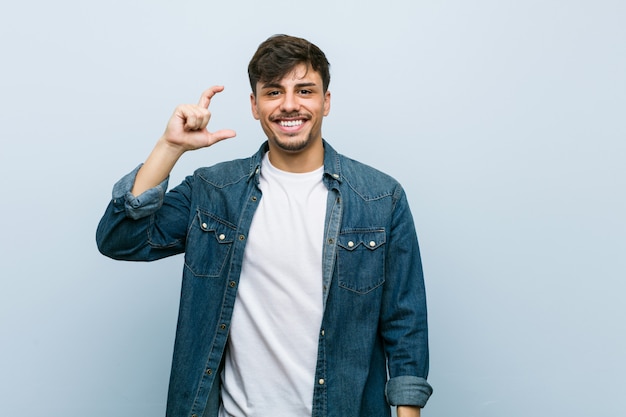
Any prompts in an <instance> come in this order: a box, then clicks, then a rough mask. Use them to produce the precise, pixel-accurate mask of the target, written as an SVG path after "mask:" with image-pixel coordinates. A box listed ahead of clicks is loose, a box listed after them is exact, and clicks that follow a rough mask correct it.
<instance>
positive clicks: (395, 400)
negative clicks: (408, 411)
mask: <svg viewBox="0 0 626 417" xmlns="http://www.w3.org/2000/svg"><path fill="white" fill-rule="evenodd" d="M432 393H433V389H432V387H431V386H430V384H429V383H428V382H426V380H425V379H424V378H420V377H417V376H398V377H395V378H391V379H390V380H389V381H387V387H386V390H385V395H386V396H387V401H388V402H389V404H391V405H394V406H396V405H416V406H418V407H424V406H425V405H426V402H427V401H428V399H429V398H430V396H431V394H432Z"/></svg>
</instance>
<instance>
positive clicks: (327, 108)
mask: <svg viewBox="0 0 626 417" xmlns="http://www.w3.org/2000/svg"><path fill="white" fill-rule="evenodd" d="M328 113H330V91H328V90H326V93H324V116H328Z"/></svg>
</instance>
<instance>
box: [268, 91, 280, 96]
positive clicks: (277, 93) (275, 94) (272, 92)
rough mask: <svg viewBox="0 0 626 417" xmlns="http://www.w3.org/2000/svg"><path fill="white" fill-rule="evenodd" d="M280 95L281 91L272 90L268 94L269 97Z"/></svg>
mask: <svg viewBox="0 0 626 417" xmlns="http://www.w3.org/2000/svg"><path fill="white" fill-rule="evenodd" d="M279 94H280V91H278V90H270V91H268V92H267V95H268V96H270V97H276V96H277V95H279Z"/></svg>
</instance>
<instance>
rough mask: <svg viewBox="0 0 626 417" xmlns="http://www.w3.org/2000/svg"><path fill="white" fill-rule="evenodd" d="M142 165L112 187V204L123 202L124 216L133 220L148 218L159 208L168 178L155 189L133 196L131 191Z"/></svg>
mask: <svg viewBox="0 0 626 417" xmlns="http://www.w3.org/2000/svg"><path fill="white" fill-rule="evenodd" d="M142 165H143V164H141V165H139V166H137V168H135V169H134V170H132V171H131V172H129V173H128V174H126V175H125V176H124V177H122V178H121V179H120V180H119V181H118V182H117V183H116V184H115V185H114V186H113V203H114V204H121V203H122V202H123V204H124V210H125V212H126V215H127V216H128V217H130V218H131V219H134V220H137V219H141V218H143V217H146V216H149V215H151V214H152V213H154V212H156V211H157V210H158V209H159V208H161V205H162V204H163V197H164V196H165V191H166V190H167V185H168V181H169V177H168V178H166V179H164V180H163V181H162V182H161V183H160V184H159V185H157V186H156V187H153V188H150V189H148V190H146V191H144V192H143V193H142V194H140V195H138V196H134V195H133V194H132V193H131V190H132V189H133V185H134V184H135V178H136V177H137V172H139V169H140V168H141V166H142Z"/></svg>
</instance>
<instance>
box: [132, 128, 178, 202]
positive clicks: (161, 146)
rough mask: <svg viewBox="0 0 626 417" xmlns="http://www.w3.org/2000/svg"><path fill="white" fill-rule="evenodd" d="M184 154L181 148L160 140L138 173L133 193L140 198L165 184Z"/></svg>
mask: <svg viewBox="0 0 626 417" xmlns="http://www.w3.org/2000/svg"><path fill="white" fill-rule="evenodd" d="M183 153H184V150H183V149H182V148H181V147H180V146H174V145H171V144H169V143H168V142H167V141H166V140H165V139H163V138H161V139H159V141H158V142H157V144H156V145H155V147H154V149H153V150H152V152H151V153H150V155H149V156H148V159H146V162H145V163H144V164H143V166H142V167H141V169H140V170H139V172H138V173H137V176H136V178H135V183H134V185H133V188H132V190H131V193H132V194H133V195H134V196H138V195H140V194H142V193H143V192H144V191H146V190H149V189H150V188H154V187H156V186H157V185H159V184H160V183H161V182H163V180H164V179H165V178H167V177H168V176H169V175H170V172H171V171H172V169H173V168H174V165H175V164H176V162H177V161H178V159H179V158H180V157H181V155H182V154H183Z"/></svg>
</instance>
